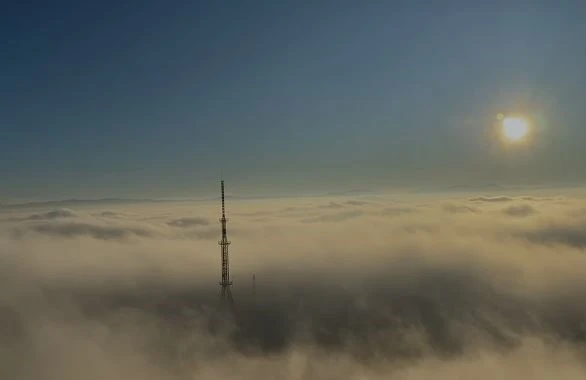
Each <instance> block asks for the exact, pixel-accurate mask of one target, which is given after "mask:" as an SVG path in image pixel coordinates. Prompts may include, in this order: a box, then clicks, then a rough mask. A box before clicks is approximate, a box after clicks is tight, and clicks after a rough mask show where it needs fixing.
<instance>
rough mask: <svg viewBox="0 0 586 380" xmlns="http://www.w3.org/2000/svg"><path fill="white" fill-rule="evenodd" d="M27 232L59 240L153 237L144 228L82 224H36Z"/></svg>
mask: <svg viewBox="0 0 586 380" xmlns="http://www.w3.org/2000/svg"><path fill="white" fill-rule="evenodd" d="M27 230H29V231H35V232H37V233H40V234H45V235H49V236H54V237H61V238H73V237H79V236H89V237H93V238H95V239H102V240H123V239H126V238H129V237H131V236H138V237H152V236H154V235H155V233H154V231H152V230H149V229H146V228H140V227H132V226H115V225H98V224H91V223H83V222H79V223H78V222H67V223H38V224H31V225H29V226H27Z"/></svg>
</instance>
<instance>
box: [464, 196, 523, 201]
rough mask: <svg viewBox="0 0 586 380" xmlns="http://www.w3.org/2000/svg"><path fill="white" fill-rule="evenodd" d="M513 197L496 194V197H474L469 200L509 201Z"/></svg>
mask: <svg viewBox="0 0 586 380" xmlns="http://www.w3.org/2000/svg"><path fill="white" fill-rule="evenodd" d="M512 200H513V198H511V197H505V196H502V195H501V196H497V197H474V198H470V202H510V201H512Z"/></svg>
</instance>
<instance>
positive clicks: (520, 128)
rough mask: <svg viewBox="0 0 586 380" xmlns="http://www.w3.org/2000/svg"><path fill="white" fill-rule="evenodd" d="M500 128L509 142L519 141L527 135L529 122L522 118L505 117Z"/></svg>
mask: <svg viewBox="0 0 586 380" xmlns="http://www.w3.org/2000/svg"><path fill="white" fill-rule="evenodd" d="M502 126H503V134H504V135H505V137H506V138H507V140H509V141H513V142H515V141H521V140H523V139H524V138H525V137H526V136H527V134H529V122H528V121H527V120H526V119H524V118H522V117H505V118H503V121H502Z"/></svg>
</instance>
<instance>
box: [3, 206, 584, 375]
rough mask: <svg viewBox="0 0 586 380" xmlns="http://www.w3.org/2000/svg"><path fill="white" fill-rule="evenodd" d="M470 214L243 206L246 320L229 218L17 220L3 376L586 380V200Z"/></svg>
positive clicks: (135, 215) (6, 272)
mask: <svg viewBox="0 0 586 380" xmlns="http://www.w3.org/2000/svg"><path fill="white" fill-rule="evenodd" d="M532 196H533V195H531V194H528V195H526V197H532ZM468 199H471V198H470V197H466V198H463V199H451V200H450V202H449V203H446V201H445V199H431V198H425V199H423V198H422V197H413V198H407V197H406V198H405V199H403V200H401V202H398V201H392V202H391V201H389V200H388V199H386V198H384V197H382V196H381V199H380V200H378V201H377V203H376V204H374V203H368V204H361V205H359V204H349V203H348V202H349V201H348V200H345V199H340V198H335V199H332V200H331V202H335V203H336V204H340V205H348V206H352V207H348V208H347V210H348V211H346V210H344V209H342V210H335V209H330V208H320V207H319V206H320V205H323V204H324V200H323V198H320V199H307V198H303V199H288V200H287V201H286V202H287V203H285V201H284V200H281V201H276V200H275V201H273V200H258V201H254V202H253V201H234V202H231V203H229V204H228V212H229V217H231V220H230V222H229V225H228V233H229V237H230V239H231V240H232V243H233V244H232V245H231V246H230V249H231V270H232V275H233V281H234V286H233V292H234V296H235V299H236V308H237V316H236V319H235V320H233V319H231V318H227V316H226V315H224V314H222V313H220V312H219V310H218V308H217V306H218V305H217V297H218V293H219V286H218V280H219V276H220V273H219V272H220V270H219V261H220V251H219V247H218V245H217V239H218V238H219V235H220V231H219V223H211V222H210V223H209V224H208V225H201V224H198V223H195V224H191V225H190V224H189V222H187V223H179V224H178V225H177V226H174V225H173V222H174V221H183V222H185V221H186V220H187V221H188V220H190V219H189V218H186V217H185V215H198V217H197V218H194V219H199V218H201V220H205V221H212V220H217V218H218V216H219V215H218V214H219V212H218V207H217V205H216V204H215V203H214V204H203V203H201V202H195V203H191V204H190V203H182V204H173V203H166V204H144V205H141V204H132V205H130V204H123V205H120V210H117V209H113V210H111V212H112V213H113V215H101V212H100V210H95V209H93V208H92V207H85V208H83V210H82V205H80V208H79V209H77V208H76V212H75V214H76V215H77V216H76V217H75V219H71V220H61V219H59V218H56V219H50V218H49V219H34V220H31V219H28V218H27V216H28V215H29V214H30V212H29V213H28V214H25V215H24V216H22V217H21V218H20V219H18V218H12V219H4V220H5V221H4V222H3V224H1V225H0V248H1V249H0V279H1V280H2V283H3V286H2V287H1V288H0V335H1V336H2V341H0V376H1V377H2V378H7V379H8V378H10V379H17V380H20V379H27V380H28V379H40V378H42V379H63V380H70V379H78V378H84V379H89V380H92V379H103V378H111V379H127V378H134V377H140V378H142V379H153V380H159V379H196V378H197V379H217V378H234V379H236V378H239V379H258V378H279V379H299V378H306V379H323V378H336V379H352V378H365V379H389V378H390V379H414V380H419V379H421V380H423V379H428V378H434V379H440V380H443V379H446V380H447V379H453V378H460V377H474V378H479V379H481V380H485V379H486V380H488V379H493V378H502V379H514V380H519V379H525V378H532V379H538V380H541V379H557V378H564V379H570V380H573V379H581V378H583V376H584V373H586V368H584V364H583V363H584V362H585V361H584V359H586V357H585V356H584V351H583V348H584V347H586V346H585V345H586V333H585V332H584V327H583V326H584V315H586V306H584V305H583V303H582V302H581V300H582V299H583V297H584V295H585V294H586V280H585V279H584V278H583V273H584V271H586V257H585V256H584V255H583V249H584V247H586V238H585V237H586V234H584V232H583V231H586V219H585V217H586V215H580V214H571V213H570V211H571V210H577V209H581V208H584V206H586V202H584V201H583V200H581V199H568V200H567V201H566V202H567V203H565V204H555V205H548V203H547V201H545V202H544V201H543V200H541V199H540V200H537V199H536V200H533V201H531V200H529V199H524V200H523V202H524V203H523V204H526V205H529V206H530V207H531V209H539V214H537V215H536V216H534V217H525V218H512V217H505V216H503V208H502V206H503V205H501V204H499V203H498V202H496V203H497V204H493V203H492V202H478V203H476V204H474V205H473V206H474V207H471V206H470V204H468V205H467V203H466V202H467V200H468ZM515 199H520V198H519V197H516V198H515ZM329 201H330V200H328V202H329ZM533 202H542V203H538V204H536V203H533ZM325 204H330V203H325ZM421 205H425V206H421ZM447 205H449V206H447ZM512 207H515V205H513V206H512ZM381 208H382V209H381ZM284 210H287V211H284ZM381 210H382V211H381ZM415 211H416V212H415ZM258 213H262V214H258ZM283 213H285V214H287V217H286V218H283V217H281V216H283V215H282V214H283ZM37 214H42V212H41V211H39V212H37ZM88 215H89V216H88ZM114 215H116V216H118V215H123V217H120V218H118V217H115V216H114ZM259 215H263V217H264V218H265V222H264V223H255V222H253V221H254V220H255V219H257V218H258V216H259ZM389 216H392V217H389ZM190 226H193V227H197V228H188V227H190ZM177 227H185V228H177ZM14 231H18V232H19V233H18V234H16V235H15V234H14V233H13V232H14ZM252 273H255V274H256V292H255V293H253V288H252Z"/></svg>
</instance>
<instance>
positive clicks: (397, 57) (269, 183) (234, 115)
mask: <svg viewBox="0 0 586 380" xmlns="http://www.w3.org/2000/svg"><path fill="white" fill-rule="evenodd" d="M585 7H586V6H585V5H584V4H583V2H581V1H568V2H564V3H563V4H559V3H558V2H553V1H539V2H525V1H506V2H490V3H489V2H481V1H472V2H470V1H468V2H463V1H448V2H442V3H441V5H440V4H439V3H437V4H436V3H433V4H431V3H429V4H427V3H426V4H424V3H422V2H420V3H416V2H415V3H414V2H409V3H407V2H369V3H367V4H360V5H358V4H357V3H355V2H349V1H340V2H335V3H333V2H324V1H320V2H297V1H281V2H276V3H266V2H261V1H249V2H246V4H244V3H242V2H235V1H228V2H214V1H203V0H202V1H195V2H194V1H175V2H173V4H172V5H170V4H166V3H162V2H156V1H142V2H134V1H131V2H124V3H119V2H111V1H104V2H99V3H95V4H90V3H87V2H85V3H79V2H74V1H55V2H51V4H49V3H46V2H40V1H33V2H28V3H21V2H4V3H3V4H2V5H0V32H2V35H4V36H5V40H6V41H7V43H6V44H5V45H4V49H3V59H2V60H1V61H0V84H1V85H0V102H1V104H2V107H1V109H0V128H1V132H2V136H1V139H0V189H1V190H0V201H2V200H5V199H15V198H18V199H40V198H42V199H62V198H103V197H106V198H108V197H129V196H132V197H152V196H156V197H187V196H194V195H196V196H197V195H202V194H212V193H214V192H215V191H216V190H215V189H216V185H217V179H218V178H219V176H220V173H221V172H223V173H224V176H225V178H226V179H229V181H230V184H231V185H230V188H231V189H232V190H237V191H238V192H241V193H262V194H271V193H284V192H292V193H299V192H313V193H315V192H322V191H323V192H329V191H334V190H335V189H352V188H363V187H367V188H371V187H376V188H379V187H380V188H393V187H397V186H399V187H400V186H411V187H417V186H419V187H426V186H430V187H437V186H451V185H459V184H464V185H467V184H471V183H472V184H474V183H486V182H488V183H497V184H514V185H535V184H548V185H552V184H556V183H558V182H562V181H563V182H583V181H584V180H585V179H586V174H585V172H584V171H583V170H581V168H582V165H583V162H584V161H583V153H582V149H583V147H582V143H583V141H585V140H586V128H585V124H584V120H586V109H585V108H584V107H583V99H585V98H586V96H585V95H586V86H584V85H583V83H584V79H585V78H584V75H585V74H584V70H583V67H585V66H586V52H585V51H584V49H582V48H581V47H582V42H583V41H582V36H583V35H586V25H585V24H584V23H583V22H582V21H583V15H584V14H585V11H586V9H585ZM509 112H515V113H516V112H521V113H523V114H524V115H526V116H528V117H530V118H531V119H532V120H533V121H534V126H535V130H536V131H538V132H539V135H538V138H536V139H535V141H534V144H533V145H532V147H531V149H516V150H507V149H503V147H500V146H497V145H495V143H494V141H492V140H491V139H490V138H489V136H488V135H489V134H490V133H489V132H490V129H491V128H493V124H494V120H495V116H496V115H497V114H499V113H505V114H507V113H509Z"/></svg>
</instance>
